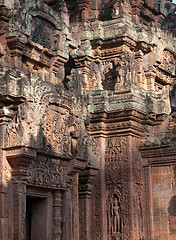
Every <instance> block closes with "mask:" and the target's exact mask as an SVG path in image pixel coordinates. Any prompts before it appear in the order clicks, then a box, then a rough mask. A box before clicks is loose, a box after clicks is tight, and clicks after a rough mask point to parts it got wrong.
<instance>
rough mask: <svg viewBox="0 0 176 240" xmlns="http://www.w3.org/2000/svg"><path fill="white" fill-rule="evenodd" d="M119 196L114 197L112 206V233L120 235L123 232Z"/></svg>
mask: <svg viewBox="0 0 176 240" xmlns="http://www.w3.org/2000/svg"><path fill="white" fill-rule="evenodd" d="M119 205H120V204H119V202H118V197H117V195H114V199H113V206H112V212H111V214H112V232H113V233H119V232H120V231H121V226H120V225H121V224H120V206H119Z"/></svg>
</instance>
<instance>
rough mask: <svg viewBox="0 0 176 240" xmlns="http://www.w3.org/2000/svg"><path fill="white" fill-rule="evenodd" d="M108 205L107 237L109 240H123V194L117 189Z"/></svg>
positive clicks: (110, 197)
mask: <svg viewBox="0 0 176 240" xmlns="http://www.w3.org/2000/svg"><path fill="white" fill-rule="evenodd" d="M106 205H107V236H108V240H111V239H118V240H120V239H122V238H121V234H122V211H121V192H120V190H119V189H116V190H115V191H114V193H113V194H112V195H111V196H109V198H108V201H107V203H106Z"/></svg>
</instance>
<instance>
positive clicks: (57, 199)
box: [53, 190, 62, 240]
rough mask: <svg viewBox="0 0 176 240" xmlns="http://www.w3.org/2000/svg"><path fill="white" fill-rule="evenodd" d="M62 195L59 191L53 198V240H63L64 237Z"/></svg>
mask: <svg viewBox="0 0 176 240" xmlns="http://www.w3.org/2000/svg"><path fill="white" fill-rule="evenodd" d="M61 224H62V193H61V191H59V190H57V191H55V192H54V196H53V240H61V236H62V228H61Z"/></svg>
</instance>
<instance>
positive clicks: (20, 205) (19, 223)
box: [13, 181, 26, 240]
mask: <svg viewBox="0 0 176 240" xmlns="http://www.w3.org/2000/svg"><path fill="white" fill-rule="evenodd" d="M13 203H14V204H13V226H14V240H21V239H25V235H26V233H25V229H26V228H25V220H26V185H24V184H23V183H22V182H21V181H19V182H18V181H14V183H13Z"/></svg>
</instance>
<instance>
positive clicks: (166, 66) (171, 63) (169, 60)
mask: <svg viewBox="0 0 176 240" xmlns="http://www.w3.org/2000/svg"><path fill="white" fill-rule="evenodd" d="M159 67H160V68H161V69H163V70H164V71H166V72H168V73H170V74H172V75H174V74H175V58H174V56H173V54H172V53H171V52H170V51H168V50H164V52H163V57H162V60H161V64H160V66H159Z"/></svg>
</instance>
